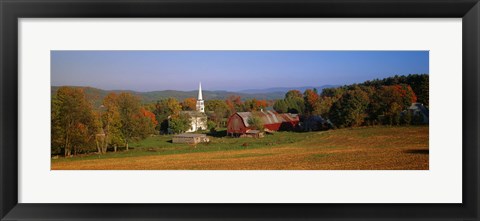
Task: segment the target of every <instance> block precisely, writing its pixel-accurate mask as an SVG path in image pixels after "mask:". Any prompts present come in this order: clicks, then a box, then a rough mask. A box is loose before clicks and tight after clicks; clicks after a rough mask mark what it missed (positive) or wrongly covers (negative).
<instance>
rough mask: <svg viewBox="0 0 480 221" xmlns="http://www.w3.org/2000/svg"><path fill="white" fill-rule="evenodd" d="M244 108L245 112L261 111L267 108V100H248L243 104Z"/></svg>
mask: <svg viewBox="0 0 480 221" xmlns="http://www.w3.org/2000/svg"><path fill="white" fill-rule="evenodd" d="M243 107H244V110H245V111H260V110H262V109H265V108H266V107H267V101H266V100H257V99H255V98H253V99H249V100H246V101H245V102H244V103H243Z"/></svg>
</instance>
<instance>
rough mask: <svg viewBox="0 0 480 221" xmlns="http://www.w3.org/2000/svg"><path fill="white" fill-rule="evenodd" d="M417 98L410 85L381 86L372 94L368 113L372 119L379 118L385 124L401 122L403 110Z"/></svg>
mask: <svg viewBox="0 0 480 221" xmlns="http://www.w3.org/2000/svg"><path fill="white" fill-rule="evenodd" d="M416 99H417V98H416V95H415V93H414V92H413V90H412V89H411V87H410V86H409V85H391V86H381V87H379V88H378V89H377V90H376V93H375V94H374V95H372V102H371V104H370V106H369V110H368V114H369V115H370V118H371V119H377V120H378V121H380V122H381V123H383V124H388V125H393V124H399V123H400V114H401V112H402V111H403V110H406V109H407V108H408V107H409V106H410V105H411V104H412V103H414V102H416Z"/></svg>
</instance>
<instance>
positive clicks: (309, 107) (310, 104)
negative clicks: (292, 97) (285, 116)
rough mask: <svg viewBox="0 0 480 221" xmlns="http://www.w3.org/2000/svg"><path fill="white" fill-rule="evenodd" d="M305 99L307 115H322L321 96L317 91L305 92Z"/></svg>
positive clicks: (308, 90)
mask: <svg viewBox="0 0 480 221" xmlns="http://www.w3.org/2000/svg"><path fill="white" fill-rule="evenodd" d="M303 99H304V102H305V114H306V115H318V114H320V96H319V95H318V93H316V92H315V90H310V89H307V90H305V92H304V93H303Z"/></svg>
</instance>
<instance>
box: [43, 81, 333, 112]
mask: <svg viewBox="0 0 480 221" xmlns="http://www.w3.org/2000/svg"><path fill="white" fill-rule="evenodd" d="M73 87H77V88H82V89H83V90H84V92H85V94H86V96H87V98H88V99H89V100H92V101H93V103H94V105H95V106H97V107H98V106H100V105H101V103H102V100H103V98H104V97H105V96H107V94H108V93H111V92H115V93H121V92H129V93H132V94H135V95H137V96H139V97H140V98H141V99H142V102H144V103H151V102H156V101H158V100H161V99H166V98H169V97H173V98H176V99H177V100H179V101H182V100H183V99H185V98H189V97H192V98H196V97H197V93H198V91H197V90H193V91H177V90H164V91H150V92H138V91H131V90H102V89H98V88H94V87H79V86H73ZM326 87H335V86H329V85H325V86H321V87H315V88H317V89H319V91H321V89H323V88H326ZM58 88H60V87H59V86H52V87H51V93H52V96H53V95H54V94H55V93H56V92H57V90H58ZM302 88H304V89H303V90H305V89H306V88H313V87H302ZM302 88H268V89H261V90H245V91H239V92H232V91H207V90H203V91H202V93H203V98H204V99H205V100H213V99H218V100H225V99H227V98H228V97H229V96H232V95H237V96H240V97H241V98H242V99H243V100H245V99H252V98H256V99H259V100H276V99H282V98H284V96H285V93H286V92H287V91H289V90H293V89H296V90H301V91H303V90H302Z"/></svg>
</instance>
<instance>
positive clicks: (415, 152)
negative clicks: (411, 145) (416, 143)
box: [404, 149, 429, 154]
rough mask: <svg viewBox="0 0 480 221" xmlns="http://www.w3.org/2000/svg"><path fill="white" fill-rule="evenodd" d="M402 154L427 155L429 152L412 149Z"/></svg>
mask: <svg viewBox="0 0 480 221" xmlns="http://www.w3.org/2000/svg"><path fill="white" fill-rule="evenodd" d="M404 152H405V153H412V154H428V153H429V151H428V150H425V149H412V150H406V151H404Z"/></svg>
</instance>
